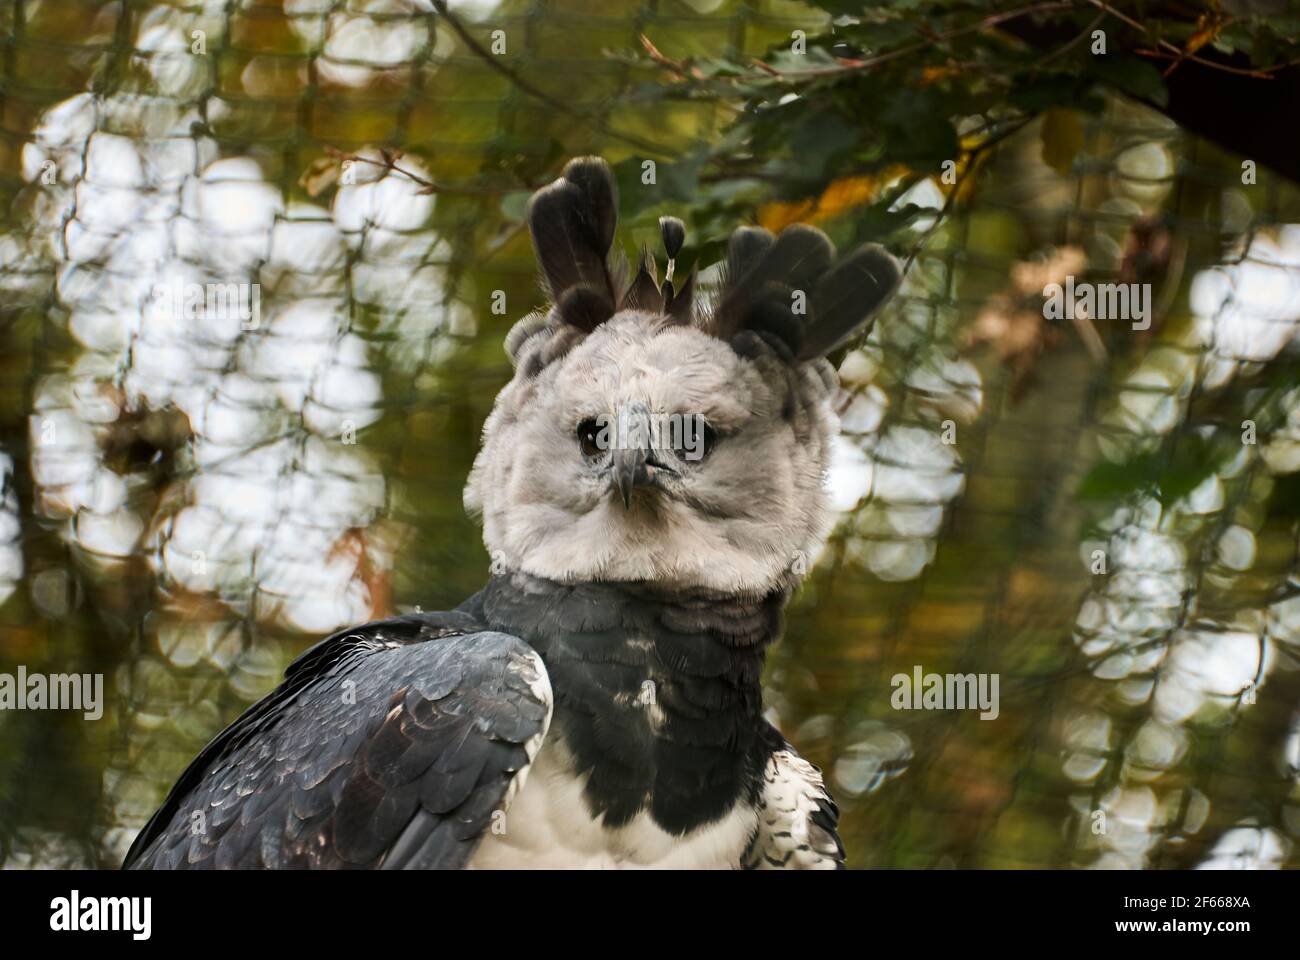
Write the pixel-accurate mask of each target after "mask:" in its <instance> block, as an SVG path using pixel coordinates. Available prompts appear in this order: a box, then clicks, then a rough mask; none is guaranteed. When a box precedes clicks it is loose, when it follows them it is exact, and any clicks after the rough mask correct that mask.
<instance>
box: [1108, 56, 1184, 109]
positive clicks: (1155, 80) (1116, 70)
mask: <svg viewBox="0 0 1300 960" xmlns="http://www.w3.org/2000/svg"><path fill="white" fill-rule="evenodd" d="M1092 73H1093V76H1095V77H1096V78H1097V79H1098V80H1099V81H1100V82H1102V83H1104V84H1105V85H1106V86H1108V87H1112V88H1114V89H1116V90H1120V91H1122V92H1124V93H1127V94H1130V95H1132V96H1134V97H1137V98H1138V99H1140V100H1146V101H1148V102H1150V103H1153V104H1155V105H1156V106H1158V107H1164V106H1166V105H1167V104H1168V103H1169V90H1168V88H1166V87H1165V79H1164V77H1162V76H1161V75H1160V71H1159V70H1157V69H1156V68H1155V67H1154V66H1152V65H1151V64H1150V63H1148V62H1147V61H1145V60H1139V59H1137V58H1136V57H1125V56H1118V55H1115V54H1104V55H1101V56H1097V57H1094V58H1093V61H1092Z"/></svg>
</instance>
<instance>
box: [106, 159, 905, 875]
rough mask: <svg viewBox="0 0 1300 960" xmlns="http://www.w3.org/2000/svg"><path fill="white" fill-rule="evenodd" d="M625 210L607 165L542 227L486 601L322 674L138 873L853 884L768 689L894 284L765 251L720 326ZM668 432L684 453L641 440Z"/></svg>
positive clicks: (558, 191) (383, 632)
mask: <svg viewBox="0 0 1300 960" xmlns="http://www.w3.org/2000/svg"><path fill="white" fill-rule="evenodd" d="M617 207H618V200H617V191H616V186H615V182H614V179H613V176H612V174H611V171H610V168H609V167H608V165H607V164H606V163H605V162H604V161H602V160H600V159H596V158H580V159H576V160H573V161H571V162H570V163H569V164H568V165H567V166H566V167H565V169H564V172H563V175H562V176H561V177H560V179H558V180H556V181H555V182H554V183H553V184H551V185H550V186H548V187H546V188H544V189H542V190H540V191H539V192H538V193H537V194H536V195H535V196H534V197H533V198H532V201H531V203H530V205H529V208H528V223H529V227H530V229H531V232H532V239H533V243H534V246H535V248H536V252H537V258H538V261H539V263H540V265H541V269H542V273H543V275H544V279H545V283H546V285H547V287H548V289H549V294H550V301H551V303H552V306H551V307H550V308H549V309H548V310H546V311H544V312H540V313H537V314H534V315H532V316H530V317H527V318H525V319H524V320H522V321H520V322H519V323H518V324H516V325H515V327H514V329H512V330H511V332H510V334H509V336H508V337H507V339H506V349H507V352H508V353H509V354H510V356H511V359H512V361H513V363H514V366H515V372H514V376H513V379H511V381H510V382H509V383H508V384H507V385H506V386H505V388H504V389H502V391H501V393H500V395H499V396H498V397H497V399H496V403H495V406H494V408H493V411H492V413H491V415H490V416H489V418H488V420H487V422H486V424H485V426H484V429H483V443H482V450H481V452H480V453H479V455H478V458H477V460H476V461H475V465H474V468H473V471H472V473H471V475H470V478H469V483H468V486H467V488H466V494H465V501H466V505H467V507H468V508H469V509H470V510H471V511H472V512H474V513H476V514H478V515H479V516H480V517H481V518H482V522H483V531H484V540H485V543H486V545H487V548H488V550H489V552H490V553H491V555H492V557H493V560H494V562H493V565H492V566H493V573H492V576H491V577H490V579H489V580H488V583H487V585H486V586H485V587H484V588H483V589H482V590H481V591H480V592H479V593H477V594H476V595H474V596H473V597H471V598H470V599H468V600H466V601H465V602H464V603H463V604H462V605H461V606H460V607H458V608H457V609H456V610H453V611H449V612H443V613H416V614H407V615H404V616H399V617H395V618H393V619H388V620H379V621H376V622H373V623H367V624H365V625H362V626H359V627H355V628H352V629H349V630H343V631H340V632H339V633H336V634H334V635H333V636H331V637H329V638H328V639H326V640H323V641H321V642H320V643H318V644H317V645H316V646H314V647H312V648H311V649H310V650H308V651H307V652H306V653H304V654H303V655H302V656H300V657H299V658H298V659H297V660H296V661H295V662H294V663H293V664H292V665H291V666H290V667H289V668H288V670H287V671H286V674H285V679H284V682H283V683H281V684H280V686H279V687H278V688H277V689H276V690H274V691H273V692H272V693H271V694H269V695H268V696H267V697H265V698H264V699H262V700H261V701H259V702H258V703H256V704H254V705H253V706H252V707H250V708H249V709H248V710H247V711H246V712H245V713H244V714H243V716H241V717H240V718H239V719H238V720H236V721H235V722H234V723H233V724H232V725H231V726H230V727H228V728H227V729H226V730H224V731H223V732H222V733H220V734H219V735H218V736H217V737H216V738H215V739H214V740H213V741H212V742H211V743H209V744H208V745H207V747H205V748H204V749H203V751H202V752H201V753H200V754H199V755H198V757H197V758H195V760H194V761H193V762H192V763H191V764H190V766H189V768H188V769H187V770H186V771H185V772H184V773H183V774H182V775H181V777H180V779H179V780H178V781H177V783H176V785H175V786H174V787H173V788H172V790H171V793H170V794H169V795H168V797H167V799H166V801H165V802H164V803H163V805H162V807H161V808H160V809H159V810H158V811H157V812H156V813H155V814H154V816H153V818H152V819H151V820H150V821H149V822H148V824H147V825H146V826H145V828H144V829H143V830H142V831H141V833H140V835H139V836H138V837H137V838H136V840H135V842H134V844H133V845H132V846H131V849H130V852H129V853H128V854H127V857H126V861H125V866H127V867H130V868H142V869H181V868H199V867H204V868H211V867H215V868H222V867H236V868H344V867H370V868H413V869H416V868H459V867H587V866H595V867H835V866H839V865H840V864H841V863H842V861H843V856H844V855H843V848H842V846H841V844H840V841H839V838H838V836H837V834H836V824H837V811H836V808H835V804H834V803H833V802H832V800H831V799H830V796H829V795H828V793H827V792H826V789H825V787H824V785H823V783H822V778H821V774H820V772H819V771H818V770H817V768H815V767H813V766H812V765H811V764H809V763H807V762H806V761H804V760H803V759H802V758H801V757H800V756H799V755H798V754H797V753H796V752H795V750H794V748H793V747H792V746H791V745H790V744H789V743H787V742H786V741H785V739H784V738H783V737H782V736H781V734H780V733H778V732H777V731H776V729H775V728H773V727H772V726H771V725H770V724H769V723H768V722H767V721H766V719H765V718H764V716H763V696H762V689H761V687H760V673H761V669H762V665H763V658H764V652H765V650H766V648H767V647H768V645H769V644H771V643H772V642H774V641H775V640H776V639H777V637H778V635H779V634H780V631H781V627H782V612H783V609H784V607H785V604H786V601H787V599H788V598H789V596H790V594H791V592H792V591H793V590H794V589H795V587H796V586H797V584H798V581H799V579H800V575H801V574H802V572H803V570H804V569H805V564H804V563H801V562H799V561H800V560H802V559H803V558H807V557H811V556H813V555H814V554H815V553H816V551H817V549H818V548H819V547H820V545H821V544H822V542H823V540H824V538H825V537H826V535H827V534H828V532H829V527H830V523H831V513H830V510H829V508H828V505H827V498H826V494H825V491H824V489H823V486H824V480H825V475H826V472H827V468H828V462H829V456H830V446H831V440H832V437H833V434H834V431H835V429H836V422H835V418H834V415H833V413H832V411H831V408H830V399H831V394H832V392H833V390H834V389H835V387H836V384H837V379H836V375H835V371H834V369H833V368H832V367H831V365H830V364H829V363H828V362H827V361H826V359H825V356H826V354H827V353H828V352H830V351H832V350H834V349H835V348H836V347H837V346H839V345H841V344H843V343H844V342H845V341H846V340H848V339H849V338H850V337H852V336H854V335H855V334H857V333H859V332H860V331H861V330H862V329H863V328H864V327H865V326H866V324H867V322H868V321H869V319H870V318H871V316H872V314H873V313H874V312H875V311H876V310H877V309H878V308H879V307H880V306H881V304H883V303H884V302H885V300H887V299H888V298H889V296H890V295H891V294H892V293H893V292H894V290H895V288H896V287H897V286H898V282H899V276H900V275H899V269H898V266H897V264H896V262H895V261H894V260H893V258H891V257H890V256H889V254H887V253H886V252H884V251H883V250H882V249H880V248H879V247H875V246H863V247H860V248H858V249H857V250H854V251H853V252H852V253H850V254H848V255H846V256H843V257H838V258H837V256H836V253H835V250H834V247H833V246H832V245H831V243H830V241H829V240H828V239H827V238H826V236H825V235H824V234H822V233H821V232H820V231H818V230H816V229H813V228H811V227H807V226H801V225H796V226H791V227H789V228H787V229H786V230H784V231H782V232H781V233H780V234H779V235H773V234H772V233H770V232H768V231H766V230H763V229H760V228H756V227H744V228H741V229H739V230H737V231H736V232H735V233H734V234H733V235H732V237H731V239H730V242H729V244H728V248H727V253H726V259H725V262H724V264H723V265H722V270H721V281H720V283H719V284H718V285H717V291H716V293H715V294H714V295H713V296H712V297H711V298H709V299H710V302H709V303H702V302H701V303H697V302H696V300H697V291H696V275H695V273H694V272H692V273H691V274H690V276H689V277H688V278H687V279H686V280H685V282H684V283H681V284H680V289H675V288H674V285H673V282H672V265H673V262H674V260H673V258H675V256H676V255H677V253H678V251H679V250H680V248H681V246H682V244H683V242H684V228H683V226H682V224H681V221H678V220H675V219H672V218H665V219H664V220H663V221H661V227H662V233H663V241H664V245H665V247H666V248H667V253H668V257H669V260H668V264H669V266H668V271H667V273H666V276H665V279H664V280H663V281H662V282H660V281H659V279H658V278H657V270H656V268H655V265H654V262H653V259H652V258H651V257H650V256H649V255H647V254H645V253H644V252H643V255H642V257H641V261H640V263H639V264H638V268H637V270H636V273H635V275H634V276H631V278H630V279H629V275H630V274H631V272H632V271H631V270H629V269H628V268H627V267H626V261H625V260H623V259H622V258H621V257H620V256H619V255H617V254H614V255H611V249H612V248H613V247H614V233H615V226H616V222H617ZM698 299H700V300H703V299H704V298H703V297H699V298H698ZM659 421H668V422H669V423H671V424H672V425H673V427H675V429H667V430H653V429H650V430H646V429H641V428H640V427H643V426H644V425H645V424H646V423H651V424H654V423H657V422H659ZM683 424H684V425H686V427H687V429H682V428H680V427H681V425H683ZM691 424H694V425H695V426H696V429H695V430H694V431H692V430H691V429H688V428H689V427H690V425H691ZM629 425H630V426H632V427H634V429H625V428H626V427H628V426H629Z"/></svg>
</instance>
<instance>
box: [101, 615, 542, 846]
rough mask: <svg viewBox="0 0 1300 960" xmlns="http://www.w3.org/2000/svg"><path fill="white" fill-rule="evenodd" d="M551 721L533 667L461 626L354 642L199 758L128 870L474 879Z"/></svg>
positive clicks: (311, 658)
mask: <svg viewBox="0 0 1300 960" xmlns="http://www.w3.org/2000/svg"><path fill="white" fill-rule="evenodd" d="M552 709H553V696H552V692H551V688H550V681H549V678H548V677H547V673H546V668H545V666H544V665H543V663H542V660H541V657H540V656H539V655H538V654H537V652H536V651H535V650H533V649H532V648H531V647H530V646H529V645H528V644H526V643H525V642H524V641H523V640H521V639H520V638H518V637H516V636H513V635H511V634H507V633H502V632H498V631H492V630H486V629H484V628H482V626H481V625H479V624H478V623H477V621H476V619H475V618H473V617H472V616H470V615H468V614H466V613H464V612H453V613H445V614H411V615H407V616H404V617H398V618H393V619H391V620H381V621H376V622H374V623H369V624H365V625H363V626H361V627H357V628H354V629H351V630H346V631H342V632H340V633H338V634H335V635H334V636H332V637H330V638H328V639H326V640H324V641H322V642H321V643H319V644H317V645H316V646H314V647H312V648H311V649H310V650H308V651H307V652H306V653H304V654H303V655H302V656H301V657H299V658H298V659H297V660H296V661H294V663H293V664H291V665H290V667H289V669H288V670H287V671H286V673H285V680H284V682H283V683H282V684H281V685H280V686H279V687H277V688H276V690H274V691H273V692H272V693H270V694H269V695H268V696H267V697H265V698H263V699H262V700H261V701H259V702H258V703H256V704H254V705H253V706H252V707H250V708H249V709H248V710H247V711H245V713H244V714H243V715H242V716H241V717H240V718H239V719H238V720H236V721H235V722H234V723H233V724H231V726H230V727H228V728H227V729H226V730H224V731H223V732H222V733H220V734H218V736H217V737H216V738H215V739H214V740H213V741H212V742H211V743H210V744H209V745H208V746H207V747H206V748H205V749H204V750H203V751H202V752H201V753H200V754H199V756H198V757H197V758H196V759H195V760H194V762H193V763H192V764H191V765H190V767H189V768H188V769H187V770H186V771H185V773H184V774H182V776H181V778H180V779H179V780H178V782H177V784H176V786H175V787H173V789H172V792H171V794H170V795H169V796H168V798H167V800H166V801H165V802H164V804H163V806H162V807H161V808H160V809H159V811H158V812H157V813H156V814H155V815H154V817H153V819H152V820H150V822H149V823H148V824H147V825H146V826H145V829H144V830H143V831H142V832H141V834H140V836H139V837H137V839H136V841H135V843H134V844H133V845H132V847H131V850H130V852H129V853H128V854H127V857H126V861H125V863H124V866H126V867H130V868H137V869H149V868H153V869H182V868H205V867H209V868H210V867H217V868H222V867H238V868H327V869H328V868H347V867H371V868H382V869H399V868H407V869H410V868H454V867H460V866H463V865H464V864H465V863H466V861H467V860H468V859H469V857H470V856H471V854H472V853H473V851H474V849H475V847H477V845H478V843H479V841H480V839H481V838H482V836H483V834H484V833H485V832H486V831H488V830H489V829H490V828H491V826H492V822H493V818H494V816H495V815H496V814H497V813H498V812H501V813H504V810H505V809H506V808H507V807H508V805H509V803H510V802H511V800H512V799H513V798H514V796H515V794H516V793H517V792H518V791H519V789H520V788H521V787H522V784H523V780H524V778H525V776H526V773H527V770H528V766H529V764H530V762H531V761H532V758H533V757H534V756H536V754H537V751H538V750H539V749H540V746H541V743H542V741H543V740H544V738H545V736H546V731H547V729H548V727H549V724H550V719H551V713H552Z"/></svg>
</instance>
